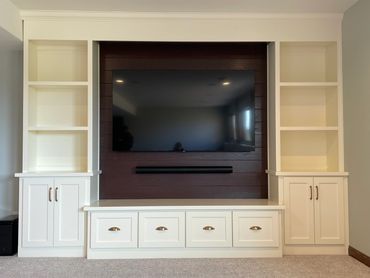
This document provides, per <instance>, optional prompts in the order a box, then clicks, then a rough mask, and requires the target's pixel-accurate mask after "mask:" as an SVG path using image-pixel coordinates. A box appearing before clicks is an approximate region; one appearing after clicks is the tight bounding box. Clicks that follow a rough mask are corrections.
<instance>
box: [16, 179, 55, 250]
mask: <svg viewBox="0 0 370 278" xmlns="http://www.w3.org/2000/svg"><path fill="white" fill-rule="evenodd" d="M22 191H23V192H22V223H21V225H22V246H23V247H49V246H53V179H50V178H27V179H23V187H22Z"/></svg>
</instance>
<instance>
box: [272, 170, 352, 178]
mask: <svg viewBox="0 0 370 278" xmlns="http://www.w3.org/2000/svg"><path fill="white" fill-rule="evenodd" d="M266 174H268V175H273V176H284V177H313V176H315V177H347V176H349V173H348V172H280V171H271V170H266Z"/></svg>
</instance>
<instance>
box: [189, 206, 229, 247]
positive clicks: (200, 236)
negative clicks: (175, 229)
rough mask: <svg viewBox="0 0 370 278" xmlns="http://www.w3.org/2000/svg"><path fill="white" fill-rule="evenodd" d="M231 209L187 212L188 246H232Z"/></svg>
mask: <svg viewBox="0 0 370 278" xmlns="http://www.w3.org/2000/svg"><path fill="white" fill-rule="evenodd" d="M231 225H232V223H231V211H208V212H207V211H205V212H200V211H198V212H187V213H186V246H187V247H231V246H232V227H231Z"/></svg>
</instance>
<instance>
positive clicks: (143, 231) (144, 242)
mask: <svg viewBox="0 0 370 278" xmlns="http://www.w3.org/2000/svg"><path fill="white" fill-rule="evenodd" d="M139 247H185V212H140V213H139Z"/></svg>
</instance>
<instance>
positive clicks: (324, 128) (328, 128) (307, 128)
mask: <svg viewBox="0 0 370 278" xmlns="http://www.w3.org/2000/svg"><path fill="white" fill-rule="evenodd" d="M280 130H281V131H338V127H337V126H281V127H280Z"/></svg>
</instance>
